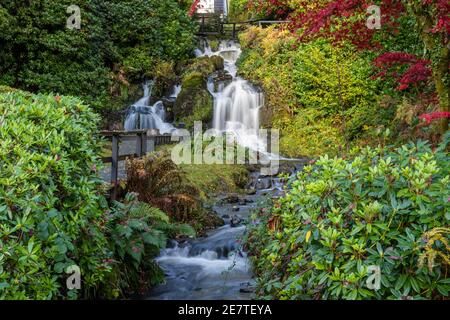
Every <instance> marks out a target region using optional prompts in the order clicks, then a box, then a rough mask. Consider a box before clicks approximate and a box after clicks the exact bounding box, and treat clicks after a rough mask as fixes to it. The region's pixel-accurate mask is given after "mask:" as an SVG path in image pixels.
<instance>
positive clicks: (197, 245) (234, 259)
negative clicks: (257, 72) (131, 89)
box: [127, 41, 296, 300]
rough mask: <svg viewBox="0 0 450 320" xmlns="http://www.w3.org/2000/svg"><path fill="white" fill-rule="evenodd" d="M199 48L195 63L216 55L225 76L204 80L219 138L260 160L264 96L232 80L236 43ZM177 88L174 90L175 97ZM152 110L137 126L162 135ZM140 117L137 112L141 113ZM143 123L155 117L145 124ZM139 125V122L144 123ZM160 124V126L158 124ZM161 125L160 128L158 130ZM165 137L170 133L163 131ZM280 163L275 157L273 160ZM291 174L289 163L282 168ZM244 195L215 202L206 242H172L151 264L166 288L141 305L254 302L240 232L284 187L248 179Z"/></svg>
mask: <svg viewBox="0 0 450 320" xmlns="http://www.w3.org/2000/svg"><path fill="white" fill-rule="evenodd" d="M202 47H203V48H202V49H198V50H196V55H197V56H198V57H202V56H212V55H219V56H221V57H222V58H223V59H224V67H225V68H224V69H225V70H224V71H223V72H222V73H218V74H214V75H212V76H210V77H209V80H208V90H209V92H210V93H211V95H212V96H213V98H214V117H213V119H212V120H213V121H212V125H213V128H214V129H215V130H216V131H217V132H219V134H224V133H231V134H233V135H234V136H235V137H236V138H237V140H236V141H237V143H239V144H240V145H242V146H245V147H248V148H250V149H251V150H254V151H257V152H260V154H263V155H264V156H268V157H273V156H274V155H273V154H271V153H269V152H267V151H266V150H267V149H266V148H267V146H266V142H264V141H262V140H261V138H260V137H259V135H258V129H259V128H260V123H259V113H260V109H261V108H262V107H263V105H264V95H263V93H262V92H261V90H259V88H257V87H255V86H253V85H252V84H251V83H250V82H248V81H246V80H245V79H242V78H240V77H239V76H237V67H236V61H237V59H238V58H239V55H240V54H241V49H240V46H239V44H238V43H236V42H234V41H221V42H220V45H219V48H218V50H217V51H215V52H214V51H212V50H211V47H210V46H209V43H208V42H207V41H205V42H204V43H203V46H202ZM179 90H180V88H179V87H177V88H174V92H175V93H176V92H179ZM147 105H148V104H147V101H145V97H144V98H143V99H141V100H140V101H139V102H138V103H137V104H136V106H133V109H132V112H131V113H130V114H129V117H128V118H127V121H129V123H131V125H129V126H128V127H129V128H133V126H134V123H135V119H134V118H133V117H134V114H135V113H134V111H136V110H137V111H139V110H140V109H142V108H147V110H150V108H153V109H155V107H156V105H155V106H153V107H150V106H147ZM153 109H151V110H150V111H148V112H145V113H144V115H141V121H147V122H148V123H152V124H155V123H156V124H157V125H156V128H157V129H167V128H169V129H170V127H168V126H167V125H166V124H163V122H164V118H163V117H162V116H160V115H159V113H158V112H156V111H155V110H153ZM141 113H142V112H141ZM146 117H154V118H155V119H156V120H157V121H155V120H154V119H150V120H148V119H147V118H146ZM143 119H144V120H143ZM161 119H162V122H161ZM158 124H160V125H158ZM167 131H169V130H167ZM275 156H276V157H277V159H280V158H279V156H278V155H275ZM286 168H288V171H289V172H290V173H291V174H292V173H293V172H295V171H296V165H295V163H294V162H290V163H289V164H287V165H285V169H286ZM247 189H248V190H252V192H248V191H247V193H245V194H239V195H236V194H225V195H221V196H218V197H217V198H216V199H214V200H215V201H214V203H215V204H214V205H213V207H212V209H213V211H214V212H215V213H216V214H217V215H218V216H220V217H221V218H222V219H223V220H224V221H225V225H224V226H222V227H220V228H217V229H215V230H212V231H210V232H208V234H207V236H206V237H201V238H196V239H189V240H187V241H184V242H177V241H171V243H170V244H169V246H168V247H167V249H165V250H163V251H162V252H161V254H160V256H159V257H158V258H157V259H156V261H157V262H158V264H159V265H160V267H161V268H162V270H163V271H164V273H165V283H164V284H163V285H160V286H157V287H156V288H153V289H152V290H151V292H149V293H148V294H147V295H146V296H145V299H155V300H211V299H214V300H231V299H233V300H235V299H239V300H241V299H242V300H248V299H253V298H254V289H255V280H254V279H253V276H252V270H251V265H250V262H249V260H248V258H247V255H246V253H245V252H244V250H243V249H242V244H241V243H240V238H241V236H242V235H243V234H244V232H245V228H246V227H245V222H247V221H248V218H249V217H250V215H251V213H252V211H253V210H254V209H255V208H256V207H257V206H258V204H259V203H260V202H261V201H264V200H265V199H267V198H268V197H279V196H280V195H281V194H282V192H283V183H282V181H281V180H280V179H279V178H277V177H276V176H262V175H261V174H260V172H259V171H258V172H253V173H252V174H251V180H250V183H249V184H248V186H247Z"/></svg>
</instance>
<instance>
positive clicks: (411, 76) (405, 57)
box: [373, 52, 432, 90]
mask: <svg viewBox="0 0 450 320" xmlns="http://www.w3.org/2000/svg"><path fill="white" fill-rule="evenodd" d="M373 64H374V65H375V66H376V67H378V68H380V69H381V72H380V73H378V74H377V75H376V77H380V78H384V77H386V76H387V75H390V76H393V77H394V78H396V79H397V80H398V82H399V86H398V87H397V90H405V89H407V88H409V87H410V86H411V85H418V84H419V83H421V82H424V81H427V80H428V79H429V78H430V76H431V74H432V71H431V68H430V65H431V61H430V60H426V59H420V58H418V57H417V56H415V55H413V54H408V53H403V52H387V53H384V54H382V55H380V56H379V57H378V58H376V59H375V61H374V62H373ZM404 65H407V66H408V68H407V69H406V70H405V71H404V72H403V73H402V74H399V73H398V72H397V71H396V69H397V68H396V67H398V66H404Z"/></svg>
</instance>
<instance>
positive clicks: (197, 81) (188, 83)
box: [182, 71, 205, 89]
mask: <svg viewBox="0 0 450 320" xmlns="http://www.w3.org/2000/svg"><path fill="white" fill-rule="evenodd" d="M182 87H183V89H199V88H204V87H205V78H204V76H203V74H202V73H201V72H197V71H194V72H191V73H189V74H187V75H185V76H184V77H183V80H182Z"/></svg>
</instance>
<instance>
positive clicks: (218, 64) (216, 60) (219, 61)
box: [210, 56, 225, 71]
mask: <svg viewBox="0 0 450 320" xmlns="http://www.w3.org/2000/svg"><path fill="white" fill-rule="evenodd" d="M210 60H211V63H212V64H213V66H214V70H215V71H220V70H223V69H224V66H225V64H224V60H223V58H222V57H221V56H212V57H210Z"/></svg>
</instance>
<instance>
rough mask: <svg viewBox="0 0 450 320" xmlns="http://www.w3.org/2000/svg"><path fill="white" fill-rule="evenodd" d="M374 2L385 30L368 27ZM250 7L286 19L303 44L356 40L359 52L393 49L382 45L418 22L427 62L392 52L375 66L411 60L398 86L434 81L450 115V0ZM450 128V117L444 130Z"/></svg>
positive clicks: (304, 1) (280, 0)
mask: <svg viewBox="0 0 450 320" xmlns="http://www.w3.org/2000/svg"><path fill="white" fill-rule="evenodd" d="M374 4H375V5H378V6H379V7H380V9H381V17H380V18H381V26H382V30H377V29H369V28H368V27H367V25H366V23H367V19H368V13H367V9H368V8H369V7H370V6H371V5H374ZM249 5H250V6H251V7H253V8H259V9H258V10H260V9H261V8H263V9H264V10H266V12H267V15H272V14H273V13H274V12H278V13H280V14H281V16H282V17H284V16H286V15H287V16H288V18H289V20H290V21H291V23H290V25H289V27H290V29H291V30H292V31H293V32H295V33H297V34H298V37H299V40H300V41H309V40H311V39H313V38H318V37H325V38H328V39H330V40H331V41H332V42H333V43H335V44H340V43H342V42H343V41H347V42H351V43H352V44H354V45H355V46H356V47H357V48H360V49H372V50H373V49H377V50H381V49H383V50H385V51H386V50H389V48H383V41H384V40H385V39H386V38H388V37H395V35H396V34H398V32H399V29H400V28H402V27H403V26H406V25H407V24H403V25H402V23H404V21H405V19H407V20H408V22H411V21H414V26H415V28H416V30H417V32H418V34H419V35H420V38H421V40H422V42H423V48H424V49H423V52H424V56H425V57H427V59H422V58H419V57H418V56H414V57H413V56H412V54H411V53H408V52H403V53H401V52H395V53H392V52H389V51H387V55H386V53H385V54H383V55H382V56H381V57H380V58H379V59H378V61H375V63H376V64H377V63H378V65H379V66H380V61H382V60H385V61H387V60H389V63H390V64H391V65H392V64H394V63H399V64H405V58H406V59H407V60H409V62H408V63H406V64H408V65H409V68H408V69H407V70H406V71H404V73H403V75H402V76H400V77H399V78H398V79H399V81H400V82H399V87H398V88H399V89H401V90H404V89H406V88H407V87H408V86H409V85H410V84H411V83H413V82H414V81H416V80H417V81H423V80H426V78H428V77H431V78H432V80H433V83H434V87H435V90H436V93H437V96H438V100H439V105H440V109H441V111H442V112H443V114H447V113H446V112H448V111H449V78H448V69H449V62H450V60H449V59H450V54H449V41H448V35H449V33H450V16H449V12H450V3H449V2H448V1H447V0H379V1H370V0H343V1H334V0H333V1H330V0H320V1H311V0H293V1H292V0H291V1H288V0H273V1H272V0H271V1H264V2H263V1H262V0H250V1H249ZM405 49H406V50H407V49H408V48H405ZM403 54H406V56H405V55H403ZM396 58H398V60H397V61H396V60H395V59H396ZM416 75H418V76H417V77H416V79H414V77H415V76H416ZM447 128H448V118H445V120H444V121H443V128H442V129H443V130H447Z"/></svg>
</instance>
